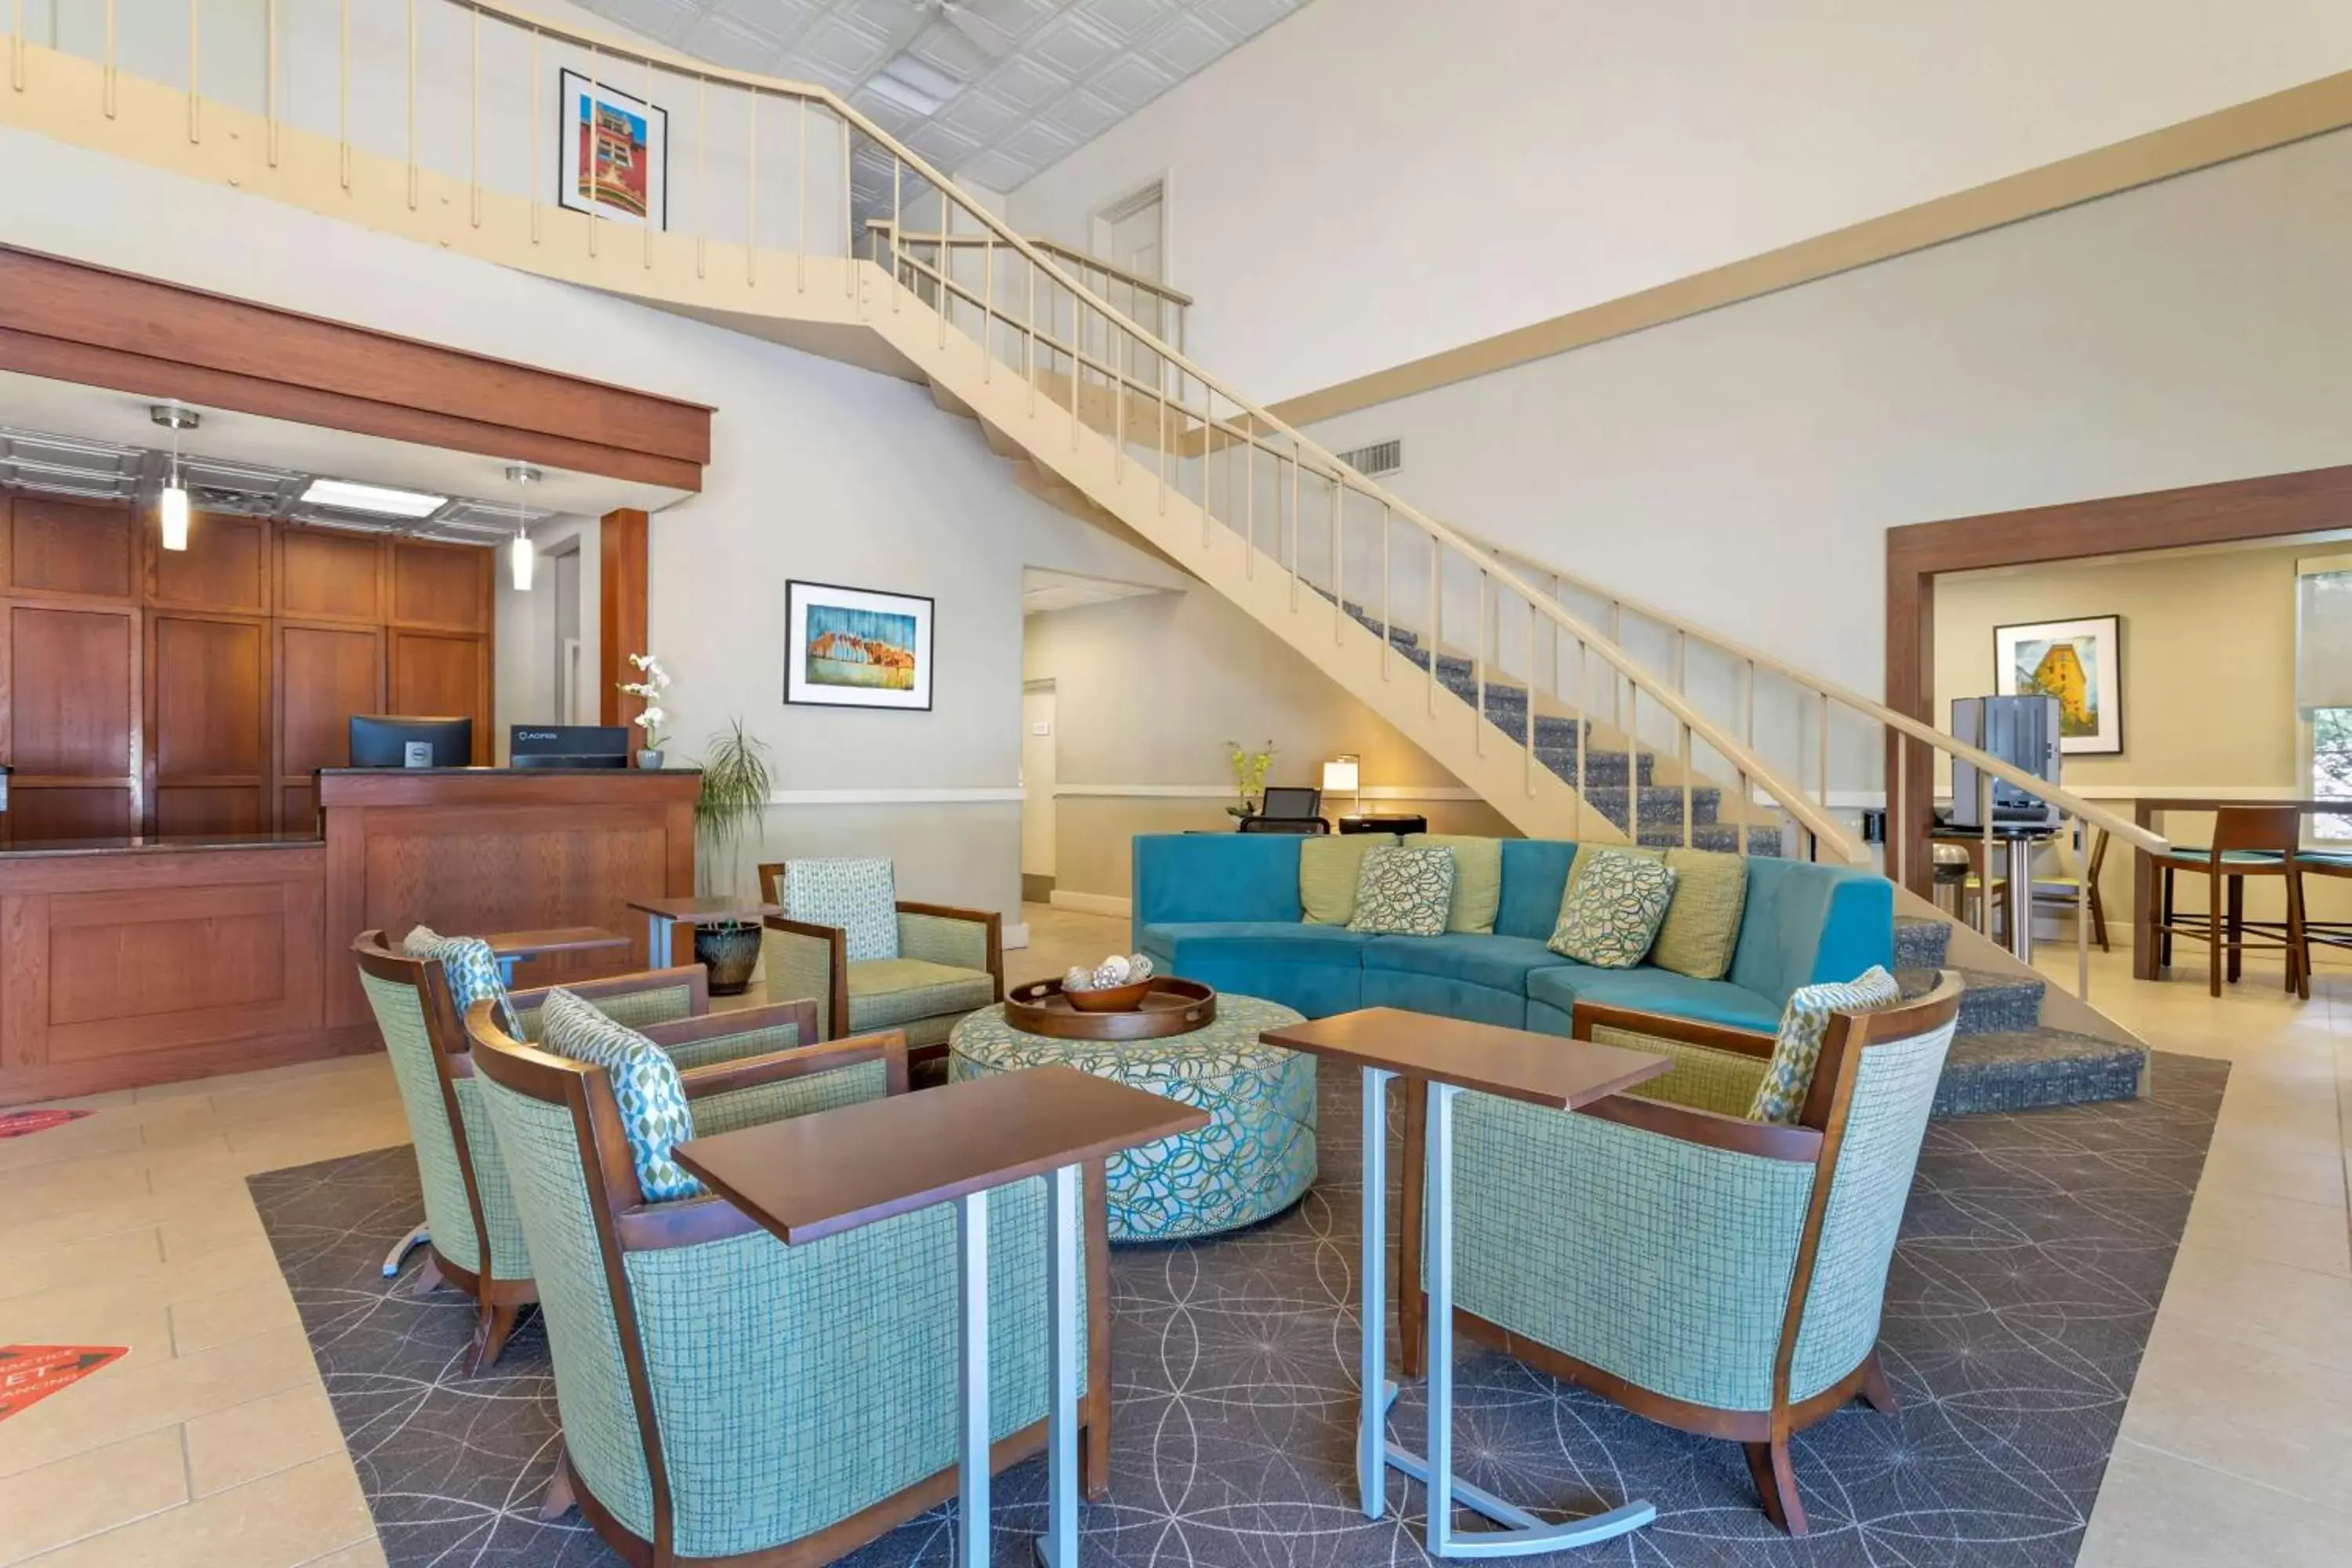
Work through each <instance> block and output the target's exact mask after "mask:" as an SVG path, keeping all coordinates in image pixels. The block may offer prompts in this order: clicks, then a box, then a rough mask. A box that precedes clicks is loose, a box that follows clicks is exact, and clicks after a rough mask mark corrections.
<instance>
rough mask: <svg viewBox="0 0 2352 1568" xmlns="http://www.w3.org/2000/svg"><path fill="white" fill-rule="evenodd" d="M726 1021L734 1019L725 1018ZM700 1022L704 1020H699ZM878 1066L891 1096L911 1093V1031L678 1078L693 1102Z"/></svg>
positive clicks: (727, 1065) (696, 1070) (840, 1042)
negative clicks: (872, 1064) (836, 1071)
mask: <svg viewBox="0 0 2352 1568" xmlns="http://www.w3.org/2000/svg"><path fill="white" fill-rule="evenodd" d="M784 1007H785V1008H786V1009H791V1008H795V1007H804V1008H809V1009H810V1011H812V1012H814V1007H813V1006H812V1005H811V1004H809V1003H806V1002H787V1003H785V1004H784ZM719 1016H721V1017H725V1016H728V1015H725V1014H721V1015H719ZM698 1021H699V1020H698ZM873 1061H878V1062H881V1063H882V1064H883V1070H884V1072H885V1074H886V1075H887V1078H888V1079H889V1088H888V1089H887V1091H886V1092H887V1093H890V1094H904V1093H906V1092H907V1032H906V1031H905V1030H904V1029H885V1030H883V1031H882V1032H881V1033H879V1034H874V1035H859V1036H857V1037H856V1038H854V1039H847V1040H827V1041H826V1042H825V1043H824V1044H823V1045H817V1046H795V1047H793V1048H792V1049H791V1050H789V1051H771V1052H770V1053H769V1054H768V1055H766V1056H764V1057H746V1058H743V1059H742V1060H741V1061H734V1062H713V1063H712V1064H711V1065H710V1066H709V1067H707V1068H690V1069H688V1071H685V1072H682V1073H680V1074H678V1075H677V1076H678V1081H679V1082H680V1083H681V1084H683V1085H684V1086H685V1089H686V1098H687V1099H688V1100H697V1099H699V1098H700V1097H702V1096H704V1095H708V1094H731V1093H733V1092H734V1091H735V1090H737V1089H758V1088H761V1087H762V1086H763V1085H766V1084H772V1083H782V1082H784V1081H785V1080H787V1079H795V1078H806V1077H808V1076H809V1075H810V1074H812V1073H821V1072H831V1071H833V1070H834V1069H835V1068H849V1067H856V1066H857V1065H858V1064H859V1063H861V1062H873Z"/></svg>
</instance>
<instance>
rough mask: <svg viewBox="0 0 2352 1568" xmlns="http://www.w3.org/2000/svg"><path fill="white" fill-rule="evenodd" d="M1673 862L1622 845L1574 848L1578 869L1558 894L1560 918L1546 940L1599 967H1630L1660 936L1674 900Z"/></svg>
mask: <svg viewBox="0 0 2352 1568" xmlns="http://www.w3.org/2000/svg"><path fill="white" fill-rule="evenodd" d="M1675 879H1676V878H1675V869H1674V868H1673V867H1671V866H1668V865H1666V864H1664V862H1663V861H1659V860H1655V859H1653V858H1650V857H1649V856H1647V855H1638V854H1633V853H1632V852H1630V851H1627V850H1623V849H1600V848H1583V849H1579V850H1578V851H1577V852H1576V875H1575V876H1573V877H1571V878H1570V879H1569V883H1568V893H1567V896H1566V897H1565V898H1563V899H1562V900H1560V905H1559V924H1557V925H1555V926H1553V927H1552V931H1551V940H1550V941H1549V942H1546V943H1544V945H1545V946H1546V947H1549V948H1550V949H1551V950H1552V951H1553V952H1556V953H1559V955H1560V956H1561V957H1563V958H1572V959H1574V960H1576V962H1577V963H1590V964H1591V965H1593V966H1594V967H1595V968H1598V969H1631V968H1633V966H1634V965H1635V964H1637V963H1641V962H1642V960H1643V958H1644V957H1646V956H1647V955H1648V953H1649V951H1650V944H1651V943H1652V942H1655V941H1657V940H1658V927H1659V926H1660V925H1661V924H1663V923H1664V921H1665V918H1666V908H1667V906H1668V905H1670V904H1672V903H1673V902H1674V898H1675Z"/></svg>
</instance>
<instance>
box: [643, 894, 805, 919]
mask: <svg viewBox="0 0 2352 1568" xmlns="http://www.w3.org/2000/svg"><path fill="white" fill-rule="evenodd" d="M629 908H631V909H633V910H642V911H643V912H645V913H646V914H649V915H659V916H660V917H661V918H662V919H664V920H666V921H686V922H687V923H688V924H689V925H694V924H699V923H700V922H702V921H757V920H764V919H766V918H767V917H768V916H770V915H772V914H774V913H776V912H777V911H776V906H775V905H773V904H763V903H761V901H760V900H757V899H726V898H707V899H703V898H678V899H669V898H664V899H631V900H629Z"/></svg>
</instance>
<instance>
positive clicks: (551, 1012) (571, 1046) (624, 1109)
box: [540, 988, 703, 1203]
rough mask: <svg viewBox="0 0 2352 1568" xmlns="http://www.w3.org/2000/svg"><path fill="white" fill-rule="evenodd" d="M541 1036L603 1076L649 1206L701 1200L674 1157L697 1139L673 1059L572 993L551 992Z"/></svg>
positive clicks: (698, 1189)
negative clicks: (673, 1153)
mask: <svg viewBox="0 0 2352 1568" xmlns="http://www.w3.org/2000/svg"><path fill="white" fill-rule="evenodd" d="M540 1029H541V1035H542V1036H543V1037H544V1042H545V1045H546V1047H547V1049H548V1050H549V1051H551V1052H552V1053H553V1054H554V1055H556V1056H559V1057H569V1058H572V1060H573V1061H576V1062H587V1063H589V1064H591V1065H592V1066H595V1067H600V1068H604V1074H605V1076H606V1077H607V1078H609V1079H612V1082H613V1098H614V1100H616V1101H617V1102H618V1103H619V1105H620V1109H621V1130H622V1131H623V1132H625V1133H626V1134H627V1136H628V1140H629V1157H630V1159H631V1160H632V1161H633V1162H634V1163H635V1165H636V1168H637V1185H638V1186H640V1187H642V1188H643V1189H645V1194H646V1202H647V1203H667V1202H668V1201H669V1200H670V1199H672V1198H692V1197H699V1196H701V1195H702V1191H703V1188H702V1184H701V1183H700V1182H698V1181H696V1180H695V1179H694V1178H693V1177H692V1176H690V1175H688V1174H687V1173H686V1169H685V1167H683V1166H681V1165H680V1164H679V1163H677V1161H676V1160H675V1159H673V1158H671V1155H670V1152H671V1151H672V1150H673V1149H675V1148H677V1145H679V1144H680V1143H683V1142H686V1141H687V1140H688V1139H689V1138H691V1137H693V1136H694V1116H693V1113H692V1112H691V1111H689V1110H688V1109H687V1103H686V1084H685V1082H684V1081H683V1080H682V1079H680V1078H679V1077H678V1072H677V1063H675V1062H673V1061H671V1060H670V1059H669V1053H668V1052H667V1051H665V1050H663V1049H662V1048H661V1047H659V1046H657V1045H656V1044H654V1043H653V1042H652V1041H651V1040H649V1039H647V1038H646V1037H644V1036H643V1035H640V1034H638V1033H637V1032H636V1031H635V1029H632V1028H630V1027H628V1026H626V1025H625V1024H616V1023H614V1022H613V1020H612V1019H610V1018H607V1017H606V1016H604V1014H602V1013H599V1012H598V1011H596V1009H595V1008H593V1007H592V1006H590V1005H588V1004H587V1003H585V1002H583V1001H582V1000H581V999H580V998H579V997H577V996H574V995H573V994H572V993H571V992H569V991H565V990H562V989H561V988H558V989H556V990H554V991H551V992H550V993H548V997H547V1005H546V1006H545V1007H544V1008H542V1009H541V1012H540Z"/></svg>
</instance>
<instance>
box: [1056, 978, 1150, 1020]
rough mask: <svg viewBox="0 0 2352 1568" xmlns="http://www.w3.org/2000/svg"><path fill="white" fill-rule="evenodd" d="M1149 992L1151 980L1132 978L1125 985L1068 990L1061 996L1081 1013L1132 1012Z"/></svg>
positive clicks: (1141, 1003)
mask: <svg viewBox="0 0 2352 1568" xmlns="http://www.w3.org/2000/svg"><path fill="white" fill-rule="evenodd" d="M1150 994H1151V982H1150V981H1149V980H1133V981H1129V983H1128V984H1125V985H1107V986H1105V987H1104V988H1103V989H1101V990H1099V991H1068V990H1066V991H1064V992H1063V993H1062V995H1063V998H1064V999H1065V1000H1066V1001H1067V1002H1068V1003H1069V1005H1071V1006H1073V1007H1076V1009H1077V1010H1078V1011H1079V1012H1081V1013H1132V1012H1134V1011H1135V1010H1136V1008H1138V1007H1139V1006H1141V1005H1143V999H1144V998H1145V997H1146V996H1149V995H1150Z"/></svg>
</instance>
